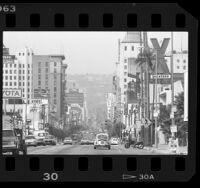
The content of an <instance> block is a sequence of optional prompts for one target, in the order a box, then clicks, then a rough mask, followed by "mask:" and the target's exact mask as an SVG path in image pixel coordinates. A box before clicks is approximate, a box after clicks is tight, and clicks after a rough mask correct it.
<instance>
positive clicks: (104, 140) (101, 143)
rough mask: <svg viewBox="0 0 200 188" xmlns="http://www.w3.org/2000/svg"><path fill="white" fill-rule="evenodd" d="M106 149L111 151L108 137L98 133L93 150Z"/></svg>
mask: <svg viewBox="0 0 200 188" xmlns="http://www.w3.org/2000/svg"><path fill="white" fill-rule="evenodd" d="M100 147H101V148H107V149H109V150H110V149H111V145H110V141H109V135H108V134H107V133H100V134H97V135H96V139H95V141H94V149H97V148H100Z"/></svg>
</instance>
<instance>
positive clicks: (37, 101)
mask: <svg viewBox="0 0 200 188" xmlns="http://www.w3.org/2000/svg"><path fill="white" fill-rule="evenodd" d="M31 103H32V104H34V105H37V104H42V100H41V99H32V100H31Z"/></svg>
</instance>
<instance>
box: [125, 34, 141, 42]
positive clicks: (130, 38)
mask: <svg viewBox="0 0 200 188" xmlns="http://www.w3.org/2000/svg"><path fill="white" fill-rule="evenodd" d="M121 43H140V32H127V33H126V35H125V37H124V39H123V40H122V42H121Z"/></svg>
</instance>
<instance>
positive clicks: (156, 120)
mask: <svg viewBox="0 0 200 188" xmlns="http://www.w3.org/2000/svg"><path fill="white" fill-rule="evenodd" d="M157 76H158V51H157V49H156V88H155V106H156V110H155V111H156V112H155V147H156V148H157V147H158V142H157V126H158V107H157V93H158V89H157V84H158V78H157Z"/></svg>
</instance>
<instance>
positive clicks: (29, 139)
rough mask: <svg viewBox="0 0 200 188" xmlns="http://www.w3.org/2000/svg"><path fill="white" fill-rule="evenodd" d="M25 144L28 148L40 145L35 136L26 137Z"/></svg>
mask: <svg viewBox="0 0 200 188" xmlns="http://www.w3.org/2000/svg"><path fill="white" fill-rule="evenodd" d="M25 144H26V145H27V146H35V147H36V146H37V145H38V143H37V139H36V138H35V136H34V135H28V136H26V137H25Z"/></svg>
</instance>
